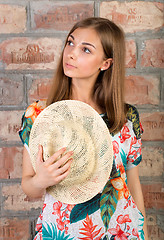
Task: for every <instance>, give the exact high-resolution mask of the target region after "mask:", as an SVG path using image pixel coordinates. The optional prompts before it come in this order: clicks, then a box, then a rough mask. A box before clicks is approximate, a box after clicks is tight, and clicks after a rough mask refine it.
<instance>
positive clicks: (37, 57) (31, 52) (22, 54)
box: [0, 38, 62, 69]
mask: <svg viewBox="0 0 164 240" xmlns="http://www.w3.org/2000/svg"><path fill="white" fill-rule="evenodd" d="M61 46H62V41H61V40H60V39H57V38H40V39H31V38H12V39H8V40H5V41H3V42H2V43H1V44H0V51H1V52H2V54H1V59H0V60H1V61H2V62H3V64H4V65H5V68H6V69H54V68H55V67H56V63H57V61H58V58H59V54H60V52H61Z"/></svg>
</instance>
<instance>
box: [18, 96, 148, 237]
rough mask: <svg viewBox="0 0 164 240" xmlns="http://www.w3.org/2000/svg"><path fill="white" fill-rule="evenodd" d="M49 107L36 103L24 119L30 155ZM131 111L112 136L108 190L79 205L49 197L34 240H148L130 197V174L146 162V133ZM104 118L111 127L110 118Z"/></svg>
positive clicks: (23, 133) (23, 136)
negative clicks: (37, 127)
mask: <svg viewBox="0 0 164 240" xmlns="http://www.w3.org/2000/svg"><path fill="white" fill-rule="evenodd" d="M45 107H46V101H45V100H40V101H36V102H35V103H33V104H31V105H30V106H29V107H28V108H27V110H26V112H25V113H24V115H23V117H22V127H21V129H20V131H19V135H20V138H21V140H22V142H23V144H24V146H25V147H26V148H27V150H28V151H29V148H28V143H29V135H30V130H31V127H32V124H33V122H34V121H35V119H36V117H37V116H38V115H39V113H40V112H41V111H42V110H43V109H44V108H45ZM128 107H129V110H128V113H127V122H126V123H125V124H124V126H123V127H122V129H121V131H120V132H118V133H117V134H115V135H112V143H113V152H114V160H113V167H112V171H111V175H110V178H109V180H108V181H107V183H106V185H105V187H104V189H102V191H101V192H100V193H99V194H97V195H96V196H95V197H93V198H92V199H91V200H89V201H87V202H84V203H81V204H76V205H71V204H65V203H63V202H60V201H57V200H55V199H54V197H53V196H51V195H50V194H48V193H46V195H45V200H44V204H43V209H42V212H41V214H40V216H39V218H38V221H37V224H36V235H35V237H34V240H50V239H51V240H56V239H57V240H73V239H74V240H75V239H84V240H92V239H93V240H108V239H110V240H126V239H128V240H137V239H141V240H143V239H144V233H143V223H144V217H143V215H142V213H141V212H140V211H139V210H138V208H137V206H136V204H135V202H134V200H133V198H132V196H131V195H130V192H129V190H128V188H127V176H126V171H128V170H129V169H131V168H133V167H135V166H137V165H138V164H139V163H140V161H141V159H142V156H141V134H142V132H143V131H142V126H141V124H140V121H139V115H138V112H137V110H136V108H135V107H134V106H131V105H129V106H128ZM101 116H102V118H103V120H104V121H105V123H106V124H107V126H109V122H108V119H107V115H106V114H101Z"/></svg>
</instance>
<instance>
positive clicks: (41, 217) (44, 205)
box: [39, 203, 46, 220]
mask: <svg viewBox="0 0 164 240" xmlns="http://www.w3.org/2000/svg"><path fill="white" fill-rule="evenodd" d="M45 207H46V204H45V203H44V204H43V208H42V213H41V214H40V216H39V218H40V219H41V220H42V219H43V211H44V209H45Z"/></svg>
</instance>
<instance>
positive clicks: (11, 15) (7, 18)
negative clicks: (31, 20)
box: [0, 4, 26, 33]
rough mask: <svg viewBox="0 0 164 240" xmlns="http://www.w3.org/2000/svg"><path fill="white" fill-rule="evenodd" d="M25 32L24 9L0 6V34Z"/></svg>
mask: <svg viewBox="0 0 164 240" xmlns="http://www.w3.org/2000/svg"><path fill="white" fill-rule="evenodd" d="M25 30H26V9H25V7H22V6H14V5H6V4H0V33H20V32H24V31H25Z"/></svg>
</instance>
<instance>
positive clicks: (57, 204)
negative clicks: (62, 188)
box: [52, 201, 62, 217]
mask: <svg viewBox="0 0 164 240" xmlns="http://www.w3.org/2000/svg"><path fill="white" fill-rule="evenodd" d="M61 207H62V203H61V202H59V201H58V202H55V203H54V204H53V210H54V212H52V214H54V215H55V214H57V215H58V216H59V217H60V214H61Z"/></svg>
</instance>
